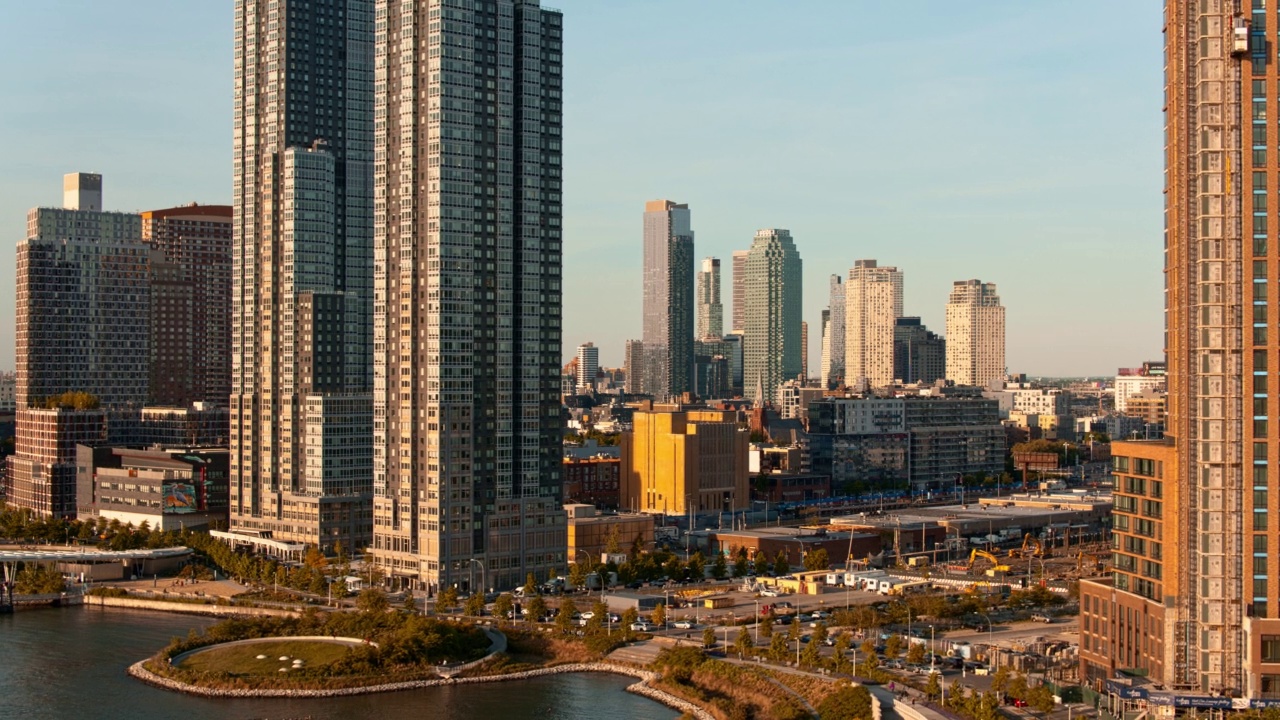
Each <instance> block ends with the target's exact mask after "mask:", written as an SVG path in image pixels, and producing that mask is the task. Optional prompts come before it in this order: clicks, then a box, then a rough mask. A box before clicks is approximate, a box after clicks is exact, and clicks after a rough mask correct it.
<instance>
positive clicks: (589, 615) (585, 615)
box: [578, 610, 596, 620]
mask: <svg viewBox="0 0 1280 720" xmlns="http://www.w3.org/2000/svg"><path fill="white" fill-rule="evenodd" d="M595 616H596V614H595V613H594V612H592V611H590V610H588V611H586V612H584V613H582V614H581V615H579V616H578V617H579V618H581V619H583V620H590V619H591V618H593V617H595Z"/></svg>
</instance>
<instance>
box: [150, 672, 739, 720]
mask: <svg viewBox="0 0 1280 720" xmlns="http://www.w3.org/2000/svg"><path fill="white" fill-rule="evenodd" d="M145 662H146V661H145V660H143V661H140V662H136V663H134V664H133V665H130V666H129V674H130V675H132V676H133V677H135V678H137V679H139V680H141V681H143V682H145V683H147V684H149V685H154V686H156V687H160V688H164V689H165V690H173V691H175V692H181V693H186V694H188V695H199V696H202V697H211V698H326V697H343V696H348V695H365V694H370V693H380V692H397V691H400V690H419V689H422V688H431V687H440V686H444V685H465V684H471V683H485V682H505V681H508V680H526V679H529V678H536V677H542V676H544V675H559V674H563V673H578V672H605V673H613V674H615V675H628V676H631V677H635V678H639V679H640V681H639V682H637V683H633V684H631V685H629V686H627V692H630V693H634V694H636V695H641V696H643V697H647V698H649V699H650V700H653V701H655V702H658V703H661V704H663V705H666V706H667V707H669V708H671V709H673V710H676V711H678V712H682V713H688V714H690V715H692V716H693V717H695V718H698V720H714V718H713V717H712V715H711V714H710V713H708V712H707V711H706V710H704V709H702V708H701V707H699V706H697V705H695V704H693V703H691V702H688V701H686V700H683V699H681V698H678V697H676V696H674V695H672V694H670V693H667V692H664V691H662V690H659V689H658V688H655V687H653V686H652V685H650V684H649V683H650V682H651V681H653V680H655V679H657V677H658V676H657V674H656V673H653V672H650V671H648V670H641V669H639V668H633V667H628V666H626V665H615V664H613V663H603V662H597V663H569V664H565V665H555V666H552V667H546V668H537V669H535V670H525V671H522V672H514V673H510V674H507V675H491V676H486V677H469V678H447V679H446V678H440V679H435V680H413V681H408V682H398V683H386V684H383V685H367V686H364V687H353V688H333V689H329V690H278V689H262V690H247V689H234V688H227V689H222V688H206V687H200V686H199V685H191V684H189V683H184V682H180V681H178V680H174V679H172V678H167V677H163V676H161V675H157V674H155V673H153V672H151V671H150V670H148V669H146V668H145V667H144V666H143V665H144V664H145Z"/></svg>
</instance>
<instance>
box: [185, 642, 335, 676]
mask: <svg viewBox="0 0 1280 720" xmlns="http://www.w3.org/2000/svg"><path fill="white" fill-rule="evenodd" d="M349 647H351V646H350V645H348V644H346V643H340V642H332V641H325V640H290V639H288V638H281V639H280V640H273V641H271V642H260V643H249V644H247V645H215V646H213V647H211V648H208V649H207V650H201V651H199V652H196V653H195V654H192V655H188V656H187V657H186V658H184V659H183V660H182V662H180V663H178V667H180V668H182V669H183V670H192V671H194V672H204V673H226V674H227V675H233V676H244V675H269V676H274V675H276V674H278V673H279V672H280V668H287V669H289V670H293V669H294V667H293V665H294V663H293V661H294V660H301V661H302V663H303V667H305V668H320V667H324V666H326V665H329V664H330V663H333V662H336V661H338V660H341V659H342V658H343V656H345V655H346V654H347V649H348V648H349ZM259 655H266V658H265V659H259V658H258V656H259ZM281 657H287V658H288V660H280V658H281Z"/></svg>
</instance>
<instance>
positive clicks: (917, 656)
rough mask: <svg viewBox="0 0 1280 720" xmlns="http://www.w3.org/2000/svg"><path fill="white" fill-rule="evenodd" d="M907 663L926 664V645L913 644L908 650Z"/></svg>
mask: <svg viewBox="0 0 1280 720" xmlns="http://www.w3.org/2000/svg"><path fill="white" fill-rule="evenodd" d="M907 662H909V663H911V664H912V665H919V664H920V663H922V662H924V643H916V642H913V643H911V646H910V647H908V648H907Z"/></svg>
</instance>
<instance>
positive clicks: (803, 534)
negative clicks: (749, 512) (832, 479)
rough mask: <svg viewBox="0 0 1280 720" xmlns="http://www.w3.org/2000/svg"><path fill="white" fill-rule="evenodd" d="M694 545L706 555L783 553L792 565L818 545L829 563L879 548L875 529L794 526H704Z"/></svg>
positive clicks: (800, 563)
mask: <svg viewBox="0 0 1280 720" xmlns="http://www.w3.org/2000/svg"><path fill="white" fill-rule="evenodd" d="M694 536H695V537H696V538H697V545H698V548H699V549H700V550H703V552H704V553H705V554H706V555H707V556H708V557H711V556H713V554H714V553H723V554H725V555H728V556H730V557H732V556H734V555H736V554H737V552H738V550H739V549H740V548H742V549H745V550H746V551H747V557H749V558H752V559H754V558H755V557H756V555H758V554H760V553H764V555H765V557H767V558H768V559H769V560H770V561H772V560H774V559H776V558H777V557H778V554H779V553H784V554H785V555H786V556H787V562H789V563H790V564H791V566H792V567H802V566H803V565H804V556H805V555H807V554H808V553H810V552H813V551H815V550H818V549H822V550H825V551H826V552H827V561H828V564H830V565H842V564H844V562H845V560H846V559H852V560H861V559H863V558H866V557H867V556H869V555H876V554H878V553H879V552H880V550H881V549H882V546H881V540H880V534H879V533H865V532H854V533H850V532H847V531H829V530H826V529H818V530H815V529H813V528H794V527H765V528H754V529H751V530H708V531H699V532H695V533H694Z"/></svg>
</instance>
